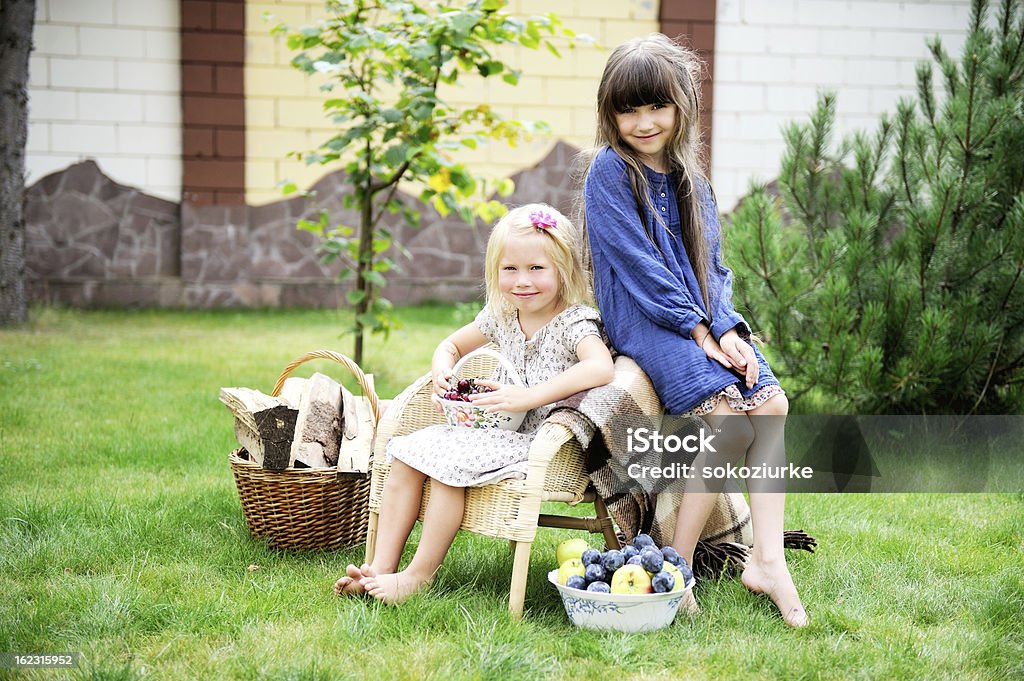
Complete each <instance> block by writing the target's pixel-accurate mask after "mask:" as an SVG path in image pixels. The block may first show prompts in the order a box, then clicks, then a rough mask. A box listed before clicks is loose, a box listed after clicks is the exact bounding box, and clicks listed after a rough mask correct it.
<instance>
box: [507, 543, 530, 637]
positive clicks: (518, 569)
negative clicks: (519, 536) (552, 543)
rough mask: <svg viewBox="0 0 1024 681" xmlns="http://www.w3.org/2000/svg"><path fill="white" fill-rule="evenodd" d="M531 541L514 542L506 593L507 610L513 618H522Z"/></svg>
mask: <svg viewBox="0 0 1024 681" xmlns="http://www.w3.org/2000/svg"><path fill="white" fill-rule="evenodd" d="M532 547H533V542H528V541H520V542H516V554H515V558H514V559H513V561H512V586H511V588H510V589H509V593H508V611H509V612H510V613H511V614H512V618H513V619H517V620H518V619H522V617H523V603H524V602H525V601H526V576H527V574H528V573H529V572H530V549H531V548H532Z"/></svg>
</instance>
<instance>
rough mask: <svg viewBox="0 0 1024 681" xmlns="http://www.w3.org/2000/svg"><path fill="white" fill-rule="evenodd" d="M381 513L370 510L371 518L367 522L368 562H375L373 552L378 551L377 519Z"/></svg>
mask: <svg viewBox="0 0 1024 681" xmlns="http://www.w3.org/2000/svg"><path fill="white" fill-rule="evenodd" d="M379 517H380V516H379V515H378V514H377V513H376V512H375V511H370V519H369V521H367V523H366V564H367V565H369V564H370V563H372V562H373V554H374V553H376V552H377V521H378V519H379Z"/></svg>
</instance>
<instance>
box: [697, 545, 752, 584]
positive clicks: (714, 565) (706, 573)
mask: <svg viewBox="0 0 1024 681" xmlns="http://www.w3.org/2000/svg"><path fill="white" fill-rule="evenodd" d="M749 555H750V549H749V548H748V547H746V546H744V545H743V544H737V543H736V542H731V541H723V542H719V543H717V544H712V543H711V542H706V541H698V542H697V546H696V547H695V548H694V550H693V574H694V576H695V577H696V578H697V579H710V578H717V577H725V576H735V575H738V574H740V573H741V572H742V571H743V568H744V567H745V566H746V564H747V556H749Z"/></svg>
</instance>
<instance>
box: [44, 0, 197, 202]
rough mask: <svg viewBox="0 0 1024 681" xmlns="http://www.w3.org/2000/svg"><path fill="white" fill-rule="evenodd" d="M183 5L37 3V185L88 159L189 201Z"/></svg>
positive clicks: (154, 1)
mask: <svg viewBox="0 0 1024 681" xmlns="http://www.w3.org/2000/svg"><path fill="white" fill-rule="evenodd" d="M179 11H180V10H179V2H178V0H37V4H36V27H35V34H34V36H33V38H34V42H35V51H34V52H33V53H32V60H31V64H30V65H29V80H30V83H29V119H30V125H29V139H28V155H27V159H26V162H27V166H28V184H32V183H34V182H35V181H37V180H39V179H40V178H41V177H43V176H44V175H47V174H49V173H52V172H54V171H57V170H62V169H63V168H66V167H67V166H68V165H70V164H72V163H76V162H77V161H80V160H82V159H85V158H92V159H95V160H96V162H97V163H98V164H99V165H100V167H101V168H102V169H103V171H104V172H105V173H106V174H107V175H109V176H111V177H112V178H113V179H114V180H116V181H117V182H120V183H122V184H127V185H131V186H133V187H138V188H139V189H142V190H144V191H146V192H148V193H150V194H154V195H156V196H160V197H163V198H166V199H170V200H174V201H177V200H179V199H180V198H181V99H180V96H179V92H180V80H181V75H180V73H181V72H180V67H179V61H180V57H179V50H180V44H179V38H178V27H179V23H180V21H179Z"/></svg>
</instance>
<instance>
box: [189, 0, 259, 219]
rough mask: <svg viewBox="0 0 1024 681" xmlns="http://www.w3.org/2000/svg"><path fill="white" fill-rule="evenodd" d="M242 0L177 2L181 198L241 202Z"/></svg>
mask: <svg viewBox="0 0 1024 681" xmlns="http://www.w3.org/2000/svg"><path fill="white" fill-rule="evenodd" d="M245 15H246V7H245V2H244V0H234V1H232V0H217V1H216V2H213V1H208V0H184V1H183V2H182V3H181V91H182V112H183V120H182V131H181V134H182V162H183V163H184V175H183V178H182V200H183V201H185V202H188V203H192V204H201V205H211V204H236V205H237V204H243V203H245V137H246V135H245V132H246V131H245V79H244V76H243V74H244V71H245V34H244V29H245Z"/></svg>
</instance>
